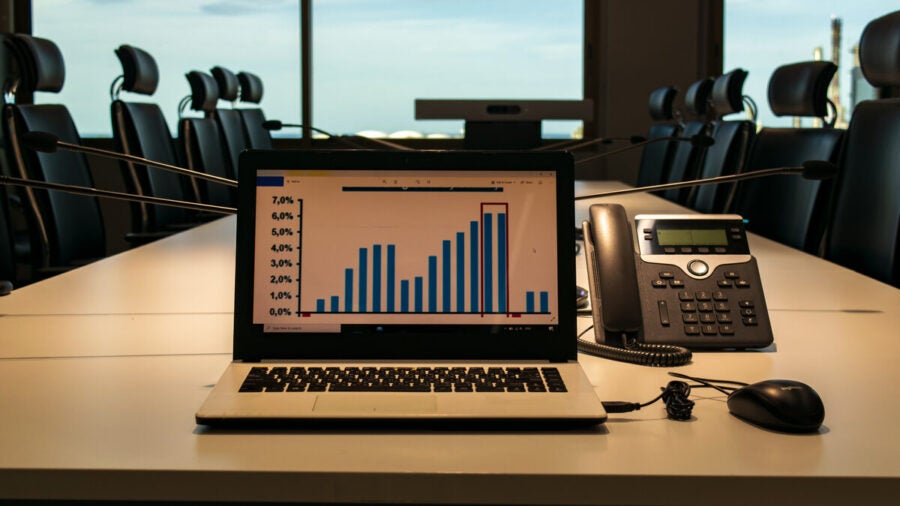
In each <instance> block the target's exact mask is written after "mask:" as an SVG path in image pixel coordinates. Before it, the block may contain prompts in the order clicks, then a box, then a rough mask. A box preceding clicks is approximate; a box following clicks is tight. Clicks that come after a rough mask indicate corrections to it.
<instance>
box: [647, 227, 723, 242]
mask: <svg viewBox="0 0 900 506" xmlns="http://www.w3.org/2000/svg"><path fill="white" fill-rule="evenodd" d="M656 237H657V243H658V244H659V245H660V246H728V235H727V234H726V231H725V229H723V228H715V229H712V228H694V229H690V228H661V227H660V228H658V229H657V230H656Z"/></svg>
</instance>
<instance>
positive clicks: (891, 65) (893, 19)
mask: <svg viewBox="0 0 900 506" xmlns="http://www.w3.org/2000/svg"><path fill="white" fill-rule="evenodd" d="M859 66H860V68H862V73H863V75H864V76H865V77H866V81H869V84H871V85H872V86H878V87H884V86H900V11H895V12H892V13H890V14H887V15H885V16H882V17H880V18H878V19H873V20H872V21H870V22H869V24H868V25H866V27H865V28H864V29H863V32H862V35H861V36H860V37H859Z"/></svg>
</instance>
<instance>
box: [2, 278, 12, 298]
mask: <svg viewBox="0 0 900 506" xmlns="http://www.w3.org/2000/svg"><path fill="white" fill-rule="evenodd" d="M12 291H13V285H12V283H10V282H9V281H2V280H0V297H2V296H4V295H9V294H11V293H12Z"/></svg>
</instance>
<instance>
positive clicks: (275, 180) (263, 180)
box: [256, 176, 284, 186]
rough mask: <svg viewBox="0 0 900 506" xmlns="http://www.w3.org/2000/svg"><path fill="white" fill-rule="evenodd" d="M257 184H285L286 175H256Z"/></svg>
mask: <svg viewBox="0 0 900 506" xmlns="http://www.w3.org/2000/svg"><path fill="white" fill-rule="evenodd" d="M256 186H284V176H256Z"/></svg>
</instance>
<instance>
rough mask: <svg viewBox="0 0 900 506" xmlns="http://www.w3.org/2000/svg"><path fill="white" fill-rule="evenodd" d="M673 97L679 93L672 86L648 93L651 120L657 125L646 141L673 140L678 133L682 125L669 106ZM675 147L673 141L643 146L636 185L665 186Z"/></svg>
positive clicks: (654, 125) (650, 131) (651, 129)
mask: <svg viewBox="0 0 900 506" xmlns="http://www.w3.org/2000/svg"><path fill="white" fill-rule="evenodd" d="M676 95H678V89H676V88H675V87H673V86H666V87H663V88H659V89H658V90H654V91H653V92H652V93H650V117H651V118H652V119H653V121H655V122H656V123H654V124H653V125H652V126H651V127H650V130H649V131H648V132H647V139H659V138H662V137H675V136H677V135H679V134H680V133H681V125H679V124H678V123H677V122H676V121H675V112H674V111H675V108H674V107H673V106H672V103H673V102H674V101H675V96H676ZM676 147H677V142H676V141H670V142H666V141H660V142H653V143H650V144H647V145H646V146H644V151H643V153H641V165H640V169H639V170H638V177H637V185H638V186H649V185H654V184H660V183H664V182H666V180H667V179H666V178H667V177H668V175H669V168H670V166H671V164H672V158H673V156H674V155H675V148H676Z"/></svg>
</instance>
